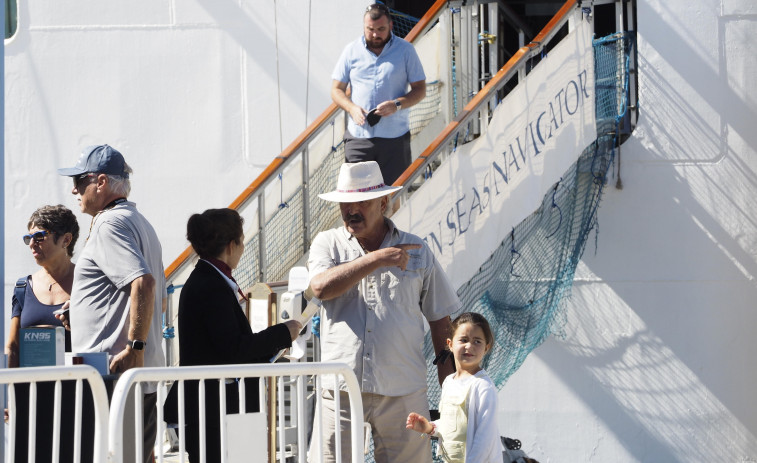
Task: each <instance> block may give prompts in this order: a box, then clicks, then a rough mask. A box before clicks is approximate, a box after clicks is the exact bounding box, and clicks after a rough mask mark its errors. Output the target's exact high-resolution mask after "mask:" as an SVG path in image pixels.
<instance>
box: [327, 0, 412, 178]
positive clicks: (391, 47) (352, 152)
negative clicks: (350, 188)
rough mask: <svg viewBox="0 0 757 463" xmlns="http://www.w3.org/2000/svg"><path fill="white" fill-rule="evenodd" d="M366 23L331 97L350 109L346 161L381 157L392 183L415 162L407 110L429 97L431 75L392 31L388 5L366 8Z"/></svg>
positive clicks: (347, 52) (339, 68) (342, 61)
mask: <svg viewBox="0 0 757 463" xmlns="http://www.w3.org/2000/svg"><path fill="white" fill-rule="evenodd" d="M363 26H364V27H363V36H362V37H360V38H359V39H357V40H355V41H354V42H352V43H350V44H349V45H347V47H345V49H344V51H343V52H342V55H341V56H340V57H339V61H338V62H337V64H336V67H335V68H334V72H333V73H332V75H331V77H332V79H333V82H332V86H331V98H332V99H333V100H334V102H335V103H336V104H337V105H338V106H339V107H340V108H342V109H344V110H345V111H347V112H348V113H349V114H350V119H349V123H348V126H347V132H345V134H344V144H345V145H344V146H345V161H346V162H363V161H376V162H377V163H378V164H379V166H380V167H381V173H382V174H383V176H384V181H385V182H386V184H387V185H391V184H392V183H394V181H395V180H397V178H398V177H399V176H400V175H401V174H402V172H404V171H405V169H406V168H407V167H408V166H409V165H410V161H411V156H410V120H409V111H407V109H408V108H410V107H411V106H413V105H415V104H416V103H418V102H420V101H421V100H422V99H423V98H424V97H425V96H426V75H425V74H424V72H423V66H422V65H421V62H420V59H419V58H418V54H417V53H416V52H415V48H414V47H413V46H412V45H411V44H410V43H408V42H406V41H405V40H403V39H401V38H399V37H397V36H396V35H394V34H393V33H392V19H391V17H390V16H389V9H388V8H387V7H386V5H383V4H380V3H376V4H373V5H370V6H369V7H368V8H366V11H365V15H364V16H363ZM347 85H349V86H350V92H351V94H350V96H347V92H346V91H347ZM408 87H409V91H408Z"/></svg>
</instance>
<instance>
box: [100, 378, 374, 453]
mask: <svg viewBox="0 0 757 463" xmlns="http://www.w3.org/2000/svg"><path fill="white" fill-rule="evenodd" d="M327 374H334V375H339V376H342V377H343V378H344V380H345V383H346V385H347V393H348V397H349V400H350V430H351V438H352V447H351V455H352V461H353V462H358V461H362V460H363V459H364V456H363V452H364V447H363V402H362V398H361V395H360V387H359V385H358V382H357V378H356V377H355V374H354V372H353V371H352V369H351V368H350V367H349V366H347V365H346V364H343V363H276V364H252V365H215V366H192V367H166V368H135V369H132V370H129V371H127V372H126V373H124V374H123V375H122V376H121V378H120V379H119V380H118V383H116V386H115V389H114V391H113V398H112V400H111V408H110V417H109V425H108V427H107V429H108V433H109V434H108V458H109V459H108V461H109V462H111V463H122V453H123V449H124V445H125V443H124V442H123V421H124V414H125V411H126V400H127V394H128V392H129V390H130V389H131V388H132V387H135V388H136V394H135V396H136V397H137V399H136V400H135V401H134V402H135V404H134V406H135V412H136V416H137V419H136V420H135V436H140V437H136V438H135V448H136V451H135V454H136V455H141V454H142V445H143V444H142V439H141V436H142V431H143V430H142V427H143V424H142V419H141V413H142V400H141V394H140V392H141V388H142V386H141V385H142V384H143V383H145V382H158V383H159V387H158V400H157V402H158V435H159V436H161V435H163V434H164V433H165V426H166V425H165V422H164V421H163V407H162V406H161V404H162V403H163V402H164V401H165V397H164V395H165V392H164V391H165V388H164V387H163V386H164V385H165V383H166V381H178V382H179V383H178V384H180V386H179V392H178V398H179V400H178V417H179V423H178V425H179V459H180V461H186V460H185V458H186V455H185V452H186V446H185V436H184V426H185V424H186V422H185V419H186V418H185V416H184V394H183V382H184V381H187V380H207V379H211V380H212V379H216V380H219V404H220V407H219V408H220V409H221V410H225V409H226V389H225V387H224V384H225V381H226V380H232V379H235V378H251V377H258V378H262V377H278V378H282V377H285V376H290V377H299V378H298V381H299V382H298V385H297V387H298V390H299V391H301V392H300V393H298V394H297V396H298V397H299V398H302V397H304V396H305V394H304V388H305V380H304V378H305V377H307V376H309V375H315V376H316V384H317V385H318V386H317V387H316V390H315V393H316V396H317V397H320V394H321V391H320V381H319V379H320V377H321V376H322V375H327ZM204 387H205V386H204V381H200V382H199V385H198V391H199V397H200V401H201V402H202V401H203V399H204ZM262 390H263V389H262V388H261V391H262ZM261 397H262V392H261ZM335 397H336V399H337V400H338V397H339V394H336V395H335ZM292 400H295V398H294V397H292ZM300 400H301V399H300ZM337 406H338V403H337ZM263 409H264V407H262V406H261V410H263ZM292 409H296V412H297V415H298V416H297V423H298V424H299V426H298V431H299V432H298V433H297V443H296V445H297V449H298V461H299V462H305V461H306V460H305V458H306V450H305V449H307V447H308V445H307V442H306V434H305V427H306V426H307V425H308V424H309V423H308V422H307V420H306V418H305V407H304V406H302V404H299V406H297V407H292ZM239 410H240V411H243V410H245V390H244V382H243V381H242V382H240V387H239ZM284 412H285V408H284V406H283V404H281V403H280V404H279V409H278V415H279V420H278V423H280V424H279V428H283V427H284V426H283V425H284V418H285V417H284V416H282V415H283V414H284ZM204 414H205V409H204V406H203V407H199V422H200V445H201V448H200V453H201V459H202V461H201V462H197V463H204V458H205V449H204V445H203V444H204V440H203V436H205V428H206V423H205V416H204ZM320 416H321V415H320V413H319V410H317V411H316V419H317V420H320ZM336 419H337V420H338V419H339V417H338V414H337V417H336ZM223 421H224V420H223V413H222V416H221V423H220V426H221V455H222V461H226V455H225V449H226V448H227V445H228V443H227V435H226V432H225V431H226V430H225V429H224V426H225V425H224V423H223ZM336 429H337V445H336V451H337V461H341V458H340V455H339V452H340V450H339V449H340V445H339V443H340V440H341V437H340V434H339V432H338V430H339V426H338V425H337V426H336ZM269 432H270V430H269ZM313 439H319V441H318V443H319V445H318V446H317V448H319V449H323V442H322V441H321V440H320V439H321V435H320V433H319V434H318V435H314V436H313ZM284 446H285V442H284V437H283V435H282V434H280V436H279V445H278V447H279V449H280V450H279V461H281V462H284V461H286V458H285V455H284ZM272 451H275V449H274V450H272ZM157 457H158V462H161V463H162V461H163V455H162V452H159V453H158V455H157ZM137 458H139V457H137ZM319 460H320V459H319ZM126 463H128V462H126ZM193 463H195V462H193Z"/></svg>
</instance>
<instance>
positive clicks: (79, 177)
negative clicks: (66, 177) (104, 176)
mask: <svg viewBox="0 0 757 463" xmlns="http://www.w3.org/2000/svg"><path fill="white" fill-rule="evenodd" d="M94 176H95V174H93V173H92V172H87V173H86V174H81V175H77V176H75V177H72V178H73V179H74V188H76V189H77V190H78V189H79V185H81V183H82V180H84V179H86V178H90V177H94Z"/></svg>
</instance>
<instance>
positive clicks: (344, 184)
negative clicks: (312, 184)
mask: <svg viewBox="0 0 757 463" xmlns="http://www.w3.org/2000/svg"><path fill="white" fill-rule="evenodd" d="M401 189H402V187H401V186H389V185H384V176H383V175H381V169H380V168H379V165H378V163H377V162H376V161H366V162H356V163H345V164H342V167H341V168H340V169H339V178H338V179H337V181H336V190H334V191H330V192H328V193H321V194H319V195H318V197H319V198H321V199H324V200H326V201H332V202H335V203H356V202H358V201H367V200H369V199H375V198H380V197H382V196H386V195H388V194H391V193H394V192H395V191H398V190H401Z"/></svg>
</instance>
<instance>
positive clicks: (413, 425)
mask: <svg viewBox="0 0 757 463" xmlns="http://www.w3.org/2000/svg"><path fill="white" fill-rule="evenodd" d="M405 427H406V428H407V429H412V430H413V431H417V432H420V433H427V434H428V433H429V432H431V431H433V430H434V427H433V426H431V423H429V422H428V420H427V419H426V417H425V416H423V415H419V414H417V413H411V414H409V415H407V423H406V424H405Z"/></svg>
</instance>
